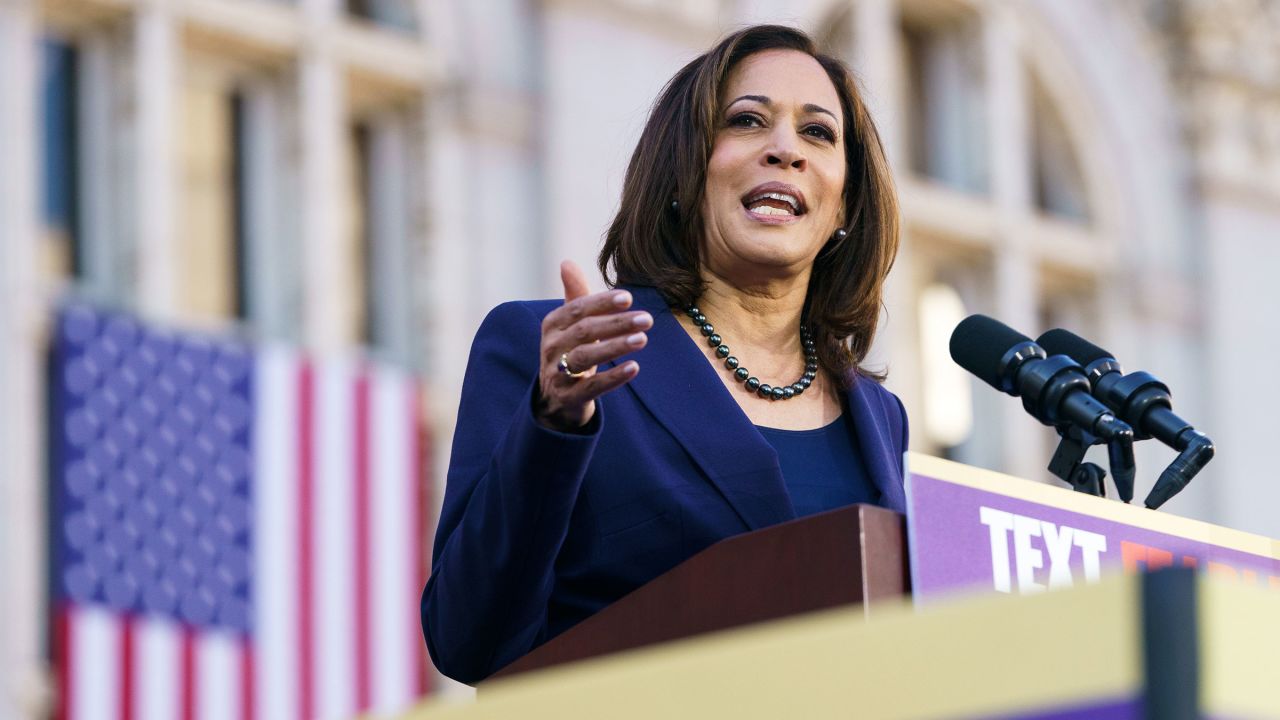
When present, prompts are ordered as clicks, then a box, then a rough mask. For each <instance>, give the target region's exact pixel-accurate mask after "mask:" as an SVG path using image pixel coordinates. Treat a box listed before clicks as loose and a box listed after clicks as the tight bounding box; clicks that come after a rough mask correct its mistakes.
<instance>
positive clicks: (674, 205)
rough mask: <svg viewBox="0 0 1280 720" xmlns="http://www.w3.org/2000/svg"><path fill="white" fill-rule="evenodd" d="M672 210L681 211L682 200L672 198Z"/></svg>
mask: <svg viewBox="0 0 1280 720" xmlns="http://www.w3.org/2000/svg"><path fill="white" fill-rule="evenodd" d="M671 210H672V211H673V212H679V211H680V201H679V200H672V201H671Z"/></svg>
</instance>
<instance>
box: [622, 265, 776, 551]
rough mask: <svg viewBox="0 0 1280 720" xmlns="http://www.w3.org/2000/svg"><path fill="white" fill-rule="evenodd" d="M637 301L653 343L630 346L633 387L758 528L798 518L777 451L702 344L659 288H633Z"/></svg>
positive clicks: (654, 413) (726, 497) (716, 483)
mask: <svg viewBox="0 0 1280 720" xmlns="http://www.w3.org/2000/svg"><path fill="white" fill-rule="evenodd" d="M627 289H628V290H630V291H631V293H632V296H633V298H634V300H635V301H634V303H633V305H632V307H633V308H634V309H637V310H647V311H649V312H650V313H651V314H652V315H653V328H652V329H651V330H650V331H649V343H648V344H647V345H646V346H645V347H644V348H643V349H641V350H639V351H638V352H636V353H633V354H632V355H631V357H633V358H634V359H635V360H636V362H638V363H640V374H639V375H637V376H636V378H635V379H634V380H632V381H631V382H630V383H629V384H628V387H629V388H630V390H631V392H634V393H635V394H636V396H637V397H638V398H639V399H640V401H641V402H642V403H644V405H645V407H647V408H648V409H649V411H650V412H651V413H653V416H654V417H655V418H657V419H658V422H660V423H662V424H663V425H664V426H666V428H667V429H668V430H669V431H670V432H671V434H672V435H673V436H674V437H675V439H676V440H677V441H678V442H679V443H680V444H681V445H682V446H683V447H684V449H685V450H686V451H687V452H688V453H689V456H690V457H692V458H693V460H694V462H696V463H697V464H698V466H699V467H700V468H702V471H703V472H705V473H706V474H707V477H709V478H710V479H711V482H712V483H713V484H714V485H715V486H716V488H717V489H718V490H719V491H720V493H721V494H722V495H723V496H724V498H725V500H726V501H728V503H729V504H730V505H731V506H732V507H733V509H734V510H735V511H736V512H737V513H738V515H739V516H740V517H741V518H742V521H743V522H744V523H746V525H747V527H748V528H750V529H752V530H755V529H758V528H762V527H767V526H769V525H774V524H777V523H780V522H783V521H786V520H791V519H794V518H795V509H794V508H793V507H792V505H791V497H790V496H789V495H788V494H787V491H786V487H785V485H784V484H783V480H782V470H781V469H780V468H779V466H778V455H777V453H776V452H775V451H774V449H773V447H771V446H770V445H769V443H768V442H766V441H765V439H764V438H763V437H762V436H761V435H760V433H759V432H758V431H757V430H756V429H755V426H754V425H752V424H751V421H750V420H749V419H748V418H747V416H746V415H745V414H744V413H743V412H742V409H741V408H739V407H738V404H737V403H736V402H734V400H733V398H732V397H730V395H729V394H728V393H727V392H725V389H724V385H722V384H721V380H720V378H719V377H717V376H716V371H715V369H714V368H713V367H712V366H711V364H710V363H708V362H707V359H706V357H705V356H704V355H703V354H702V350H701V348H699V347H697V346H696V345H695V344H694V342H693V341H692V340H691V339H690V338H689V335H688V334H687V333H686V332H685V331H684V329H683V328H682V327H680V322H679V320H678V319H677V318H676V317H675V316H674V315H672V314H671V310H670V308H668V307H667V304H666V302H665V301H664V300H663V299H662V296H661V294H659V293H658V291H657V290H656V289H654V288H649V287H629V288H627Z"/></svg>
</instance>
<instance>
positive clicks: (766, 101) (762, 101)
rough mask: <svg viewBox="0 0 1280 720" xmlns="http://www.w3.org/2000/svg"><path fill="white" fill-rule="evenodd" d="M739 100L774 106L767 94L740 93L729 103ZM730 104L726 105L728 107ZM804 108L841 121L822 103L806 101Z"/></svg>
mask: <svg viewBox="0 0 1280 720" xmlns="http://www.w3.org/2000/svg"><path fill="white" fill-rule="evenodd" d="M739 100H751V101H753V102H758V103H760V104H761V105H764V106H765V107H772V106H773V101H772V100H770V99H769V98H768V96H765V95H739V96H738V97H736V98H734V99H733V100H730V101H729V105H733V104H734V103H736V102H738V101H739ZM729 105H726V107H728V106H729ZM803 109H804V111H805V112H809V113H826V114H828V115H830V116H831V119H832V120H835V121H837V122H839V120H840V118H838V117H836V114H835V113H833V112H831V111H830V110H828V109H826V108H824V107H822V106H821V105H815V104H813V103H805V104H804V108H803Z"/></svg>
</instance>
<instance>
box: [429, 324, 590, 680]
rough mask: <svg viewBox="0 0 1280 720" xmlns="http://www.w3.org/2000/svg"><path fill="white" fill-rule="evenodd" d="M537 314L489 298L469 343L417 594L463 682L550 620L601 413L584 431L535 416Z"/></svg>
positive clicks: (450, 670)
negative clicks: (558, 566) (428, 559)
mask: <svg viewBox="0 0 1280 720" xmlns="http://www.w3.org/2000/svg"><path fill="white" fill-rule="evenodd" d="M540 342H541V318H540V317H539V316H538V315H536V314H535V313H534V312H533V311H532V310H531V309H530V307H529V306H528V305H527V304H524V303H507V304H504V305H501V306H499V307H497V308H495V309H494V310H493V311H492V312H491V313H489V316H488V317H487V318H486V319H485V321H484V323H483V324H482V325H481V327H480V330H479V332H478V333H477V334H476V338H475V341H474V343H473V344H472V348H471V356H470V359H469V360H468V363H467V371H466V375H465V378H464V380H463V386H462V400H461V404H460V406H459V408H458V421H457V426H456V428H455V432H454V439H453V451H452V455H451V456H450V459H449V471H448V475H447V484H446V487H445V497H444V506H443V508H442V509H441V514H440V522H439V525H438V528H437V531H436V537H435V546H434V549H433V551H432V567H431V576H430V579H428V581H427V585H426V588H425V589H424V590H423V594H422V607H421V612H422V630H423V634H424V636H425V638H426V642H427V648H428V649H429V650H430V653H431V658H432V660H433V661H434V662H435V664H436V667H437V668H439V669H440V671H441V672H442V673H444V674H445V675H447V676H449V677H452V678H454V679H456V680H459V681H461V682H464V683H475V682H477V681H479V680H482V679H484V678H485V677H487V676H488V675H490V674H492V673H493V672H495V671H497V670H499V669H501V668H502V667H503V666H504V665H506V664H507V663H509V662H511V661H512V660H515V659H516V658H518V657H520V656H521V655H523V654H524V653H526V652H528V651H529V650H530V649H531V648H532V647H533V646H534V645H535V644H536V643H537V642H538V641H539V636H540V633H541V632H542V631H543V630H544V626H545V622H546V608H547V603H548V600H549V598H550V595H551V590H552V585H553V583H554V578H555V573H554V565H555V560H556V556H557V554H558V553H559V551H560V546H561V544H562V543H563V542H564V538H565V536H566V534H567V533H568V528H569V519H570V515H571V514H572V511H573V506H574V503H575V501H576V499H577V497H578V491H579V488H580V487H581V485H582V479H583V476H584V474H585V472H586V468H587V465H588V463H589V461H590V459H591V456H592V453H593V451H594V449H595V445H596V441H597V439H598V438H599V435H600V426H601V423H602V422H603V417H602V416H603V405H602V404H598V405H597V408H596V413H595V416H594V418H593V419H592V421H591V424H589V425H588V426H587V428H585V432H584V433H583V434H566V433H560V432H556V431H553V430H550V429H547V428H545V427H543V426H542V425H540V424H539V423H538V422H537V421H536V420H535V419H534V416H533V410H532V398H533V393H534V390H535V386H536V383H537V376H538V364H539V359H538V353H539V345H540Z"/></svg>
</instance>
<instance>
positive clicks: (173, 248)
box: [131, 0, 182, 319]
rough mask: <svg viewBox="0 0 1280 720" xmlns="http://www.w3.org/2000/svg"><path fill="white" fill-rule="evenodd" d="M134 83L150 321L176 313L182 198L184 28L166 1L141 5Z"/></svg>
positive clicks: (138, 264) (136, 206) (140, 288)
mask: <svg viewBox="0 0 1280 720" xmlns="http://www.w3.org/2000/svg"><path fill="white" fill-rule="evenodd" d="M133 32H134V47H135V51H134V53H135V54H134V57H133V67H132V71H133V72H132V82H133V92H134V99H135V106H134V112H135V115H134V118H133V128H132V130H133V132H132V133H131V137H132V140H133V150H134V152H133V163H134V166H133V173H134V195H133V199H132V202H133V216H134V225H133V230H134V232H135V236H134V237H135V241H134V242H135V248H134V250H135V256H134V267H135V269H136V272H137V280H138V284H137V289H136V292H137V296H136V302H137V306H138V308H139V309H140V310H141V311H142V312H143V313H145V314H146V315H148V316H149V317H152V318H162V319H168V318H172V317H174V316H175V315H176V314H177V313H178V311H179V308H178V303H179V301H180V298H179V297H178V282H177V279H178V278H179V277H180V273H179V265H178V264H179V263H180V262H181V260H182V257H181V253H180V245H179V243H180V240H179V229H178V225H177V222H176V220H177V216H178V202H179V199H180V197H181V196H180V194H179V191H178V189H179V182H180V174H179V172H178V157H179V155H178V153H177V148H178V145H177V143H178V142H180V135H179V132H180V131H179V127H180V118H179V117H178V107H179V105H178V101H179V98H178V73H179V63H180V58H179V52H180V49H179V47H178V37H177V34H178V25H177V22H176V20H175V18H174V17H173V13H172V11H171V9H170V7H169V4H168V3H166V2H163V0H148V1H147V2H144V3H141V4H140V5H139V7H138V10H137V13H136V15H135V16H134V19H133Z"/></svg>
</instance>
